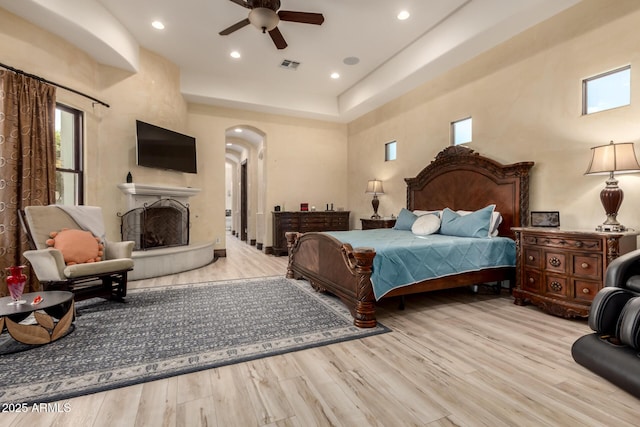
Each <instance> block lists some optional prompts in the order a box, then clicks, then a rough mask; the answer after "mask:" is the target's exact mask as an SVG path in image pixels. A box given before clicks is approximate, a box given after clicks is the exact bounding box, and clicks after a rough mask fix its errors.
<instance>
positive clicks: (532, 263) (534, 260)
mask: <svg viewBox="0 0 640 427" xmlns="http://www.w3.org/2000/svg"><path fill="white" fill-rule="evenodd" d="M524 265H525V266H527V267H532V268H542V251H540V249H536V248H524Z"/></svg>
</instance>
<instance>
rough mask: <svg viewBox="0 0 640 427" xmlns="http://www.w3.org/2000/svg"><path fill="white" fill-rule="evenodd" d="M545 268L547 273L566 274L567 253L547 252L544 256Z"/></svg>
mask: <svg viewBox="0 0 640 427" xmlns="http://www.w3.org/2000/svg"><path fill="white" fill-rule="evenodd" d="M544 259H545V266H544V268H545V269H546V270H547V271H555V272H557V273H566V272H567V271H568V268H567V253H566V252H559V251H547V252H545V254H544Z"/></svg>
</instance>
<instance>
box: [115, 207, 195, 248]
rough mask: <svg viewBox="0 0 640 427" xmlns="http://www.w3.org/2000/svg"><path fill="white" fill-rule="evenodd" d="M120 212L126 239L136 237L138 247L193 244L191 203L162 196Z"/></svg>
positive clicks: (122, 232) (124, 238)
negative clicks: (191, 240)
mask: <svg viewBox="0 0 640 427" xmlns="http://www.w3.org/2000/svg"><path fill="white" fill-rule="evenodd" d="M118 216H119V217H120V220H121V224H120V232H121V234H122V240H131V241H134V242H135V245H134V250H148V249H157V248H166V247H170V246H183V245H188V244H189V205H184V204H182V203H180V202H178V201H177V200H175V199H170V198H164V199H160V200H158V201H157V202H154V203H152V204H150V205H147V204H144V205H143V206H142V207H139V208H135V209H131V210H129V211H128V212H126V213H125V214H123V215H120V214H118Z"/></svg>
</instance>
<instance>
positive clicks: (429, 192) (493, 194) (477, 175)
mask: <svg viewBox="0 0 640 427" xmlns="http://www.w3.org/2000/svg"><path fill="white" fill-rule="evenodd" d="M533 164H534V163H533V162H520V163H514V164H511V165H503V164H500V163H498V162H496V161H494V160H491V159H489V158H487V157H483V156H480V155H479V154H478V153H475V152H474V151H473V150H472V149H470V148H467V147H464V146H452V147H447V148H445V149H444V150H442V151H441V152H440V153H438V155H437V156H436V158H435V159H434V160H433V161H432V162H431V163H430V164H429V165H428V166H427V167H425V168H424V169H423V170H422V171H420V173H419V174H418V175H417V176H416V177H415V178H405V181H406V182H407V209H409V210H415V209H420V210H439V209H443V208H445V207H447V208H450V209H452V210H459V209H463V210H478V209H481V208H483V207H485V206H487V205H489V204H492V203H493V204H495V205H496V211H498V212H500V214H501V215H502V224H501V225H500V227H499V234H500V235H501V236H508V237H513V233H512V232H511V227H517V226H526V225H528V223H529V171H530V169H531V168H532V167H533Z"/></svg>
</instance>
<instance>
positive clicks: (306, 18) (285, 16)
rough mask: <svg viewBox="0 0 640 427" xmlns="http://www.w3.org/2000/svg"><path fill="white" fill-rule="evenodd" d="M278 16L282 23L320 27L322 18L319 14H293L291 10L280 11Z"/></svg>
mask: <svg viewBox="0 0 640 427" xmlns="http://www.w3.org/2000/svg"><path fill="white" fill-rule="evenodd" d="M278 16H279V17H280V19H281V20H282V21H290V22H300V23H302V24H315V25H322V23H323V22H324V16H322V14H321V13H309V12H293V11H291V10H281V11H279V12H278Z"/></svg>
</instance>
